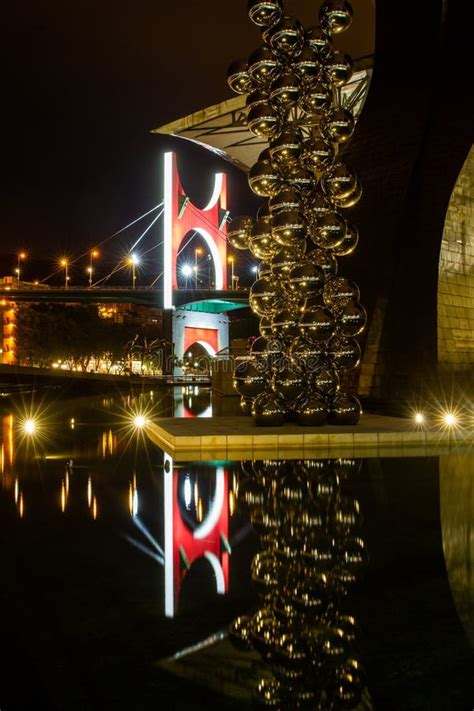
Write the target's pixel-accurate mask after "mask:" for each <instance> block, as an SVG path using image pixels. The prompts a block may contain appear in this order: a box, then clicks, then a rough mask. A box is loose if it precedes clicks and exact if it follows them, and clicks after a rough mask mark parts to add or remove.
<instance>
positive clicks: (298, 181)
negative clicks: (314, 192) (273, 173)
mask: <svg viewBox="0 0 474 711" xmlns="http://www.w3.org/2000/svg"><path fill="white" fill-rule="evenodd" d="M286 181H287V182H288V183H290V185H293V186H294V187H296V188H298V190H309V189H311V188H313V187H315V184H316V181H315V179H314V176H313V175H312V173H310V172H309V171H308V170H306V168H305V167H304V166H303V165H300V164H296V165H294V166H290V168H289V170H288V173H287V175H286Z"/></svg>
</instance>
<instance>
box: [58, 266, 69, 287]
mask: <svg viewBox="0 0 474 711" xmlns="http://www.w3.org/2000/svg"><path fill="white" fill-rule="evenodd" d="M59 264H60V265H61V267H62V268H63V269H64V286H65V287H66V289H67V286H68V284H67V283H68V281H69V274H68V267H69V263H68V261H67V259H61V261H60V262H59Z"/></svg>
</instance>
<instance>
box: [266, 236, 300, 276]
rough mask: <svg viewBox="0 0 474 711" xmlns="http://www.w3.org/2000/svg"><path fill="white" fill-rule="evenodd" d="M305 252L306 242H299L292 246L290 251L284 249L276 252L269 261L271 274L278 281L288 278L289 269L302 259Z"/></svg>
mask: <svg viewBox="0 0 474 711" xmlns="http://www.w3.org/2000/svg"><path fill="white" fill-rule="evenodd" d="M305 251H306V242H304V241H301V242H299V243H298V244H296V245H293V247H291V249H288V248H286V249H285V248H284V249H280V250H278V252H277V253H276V254H275V256H274V257H272V259H271V269H272V274H273V275H274V276H276V277H278V278H279V279H284V278H286V277H287V276H288V274H289V272H290V270H291V268H292V267H293V266H294V265H295V264H299V263H300V262H301V260H302V259H303V257H304V254H305Z"/></svg>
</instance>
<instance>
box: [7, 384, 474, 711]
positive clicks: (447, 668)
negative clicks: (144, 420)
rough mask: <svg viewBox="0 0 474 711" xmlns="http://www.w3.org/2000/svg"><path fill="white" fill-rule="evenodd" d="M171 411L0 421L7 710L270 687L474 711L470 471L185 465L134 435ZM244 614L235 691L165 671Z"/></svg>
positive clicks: (335, 699)
mask: <svg viewBox="0 0 474 711" xmlns="http://www.w3.org/2000/svg"><path fill="white" fill-rule="evenodd" d="M169 398H170V394H167V395H166V397H164V396H162V395H160V394H158V393H156V394H153V395H150V394H149V393H148V394H147V395H144V396H142V397H141V398H133V397H131V396H130V397H122V396H119V395H117V396H114V397H107V398H97V399H82V400H80V399H76V400H73V401H61V400H56V401H54V402H53V401H51V400H49V401H45V402H43V403H42V404H41V403H39V402H36V403H35V404H34V405H32V404H31V402H26V401H23V402H19V403H17V404H16V406H15V407H9V406H5V407H4V408H3V410H2V420H1V423H2V438H1V443H2V445H1V453H0V454H1V461H0V463H1V478H0V482H1V489H0V521H1V524H0V555H1V579H0V600H1V608H0V620H1V640H2V650H3V653H2V663H1V665H0V676H1V685H0V709H1V711H9V710H10V709H35V710H36V709H47V710H48V711H49V710H51V711H56V710H59V709H61V710H62V709H65V710H69V709H74V710H76V709H81V710H84V709H94V710H95V709H119V710H120V709H132V710H134V709H144V710H145V709H156V708H164V709H187V708H189V709H201V708H202V709H204V708H215V709H237V708H247V707H250V701H249V693H250V692H249V689H251V688H252V686H253V685H254V683H253V675H255V678H256V679H257V678H258V677H259V674H261V673H262V674H263V676H264V677H267V676H268V675H269V673H270V672H271V673H272V674H273V675H274V678H276V679H277V684H276V686H277V687H278V689H277V690H276V691H275V688H273V687H272V688H273V691H272V692H271V693H270V694H269V695H270V696H272V694H273V698H275V699H276V698H280V701H279V702H278V703H276V702H275V703H276V705H274V706H273V708H288V709H291V708H297V707H298V708H300V707H301V708H303V707H304V708H312V709H316V708H325V709H326V708H327V709H329V708H332V709H339V708H353V707H355V704H356V701H358V699H359V697H360V696H361V695H362V701H361V705H360V708H375V709H382V710H384V711H385V710H386V709H394V710H395V709H397V710H399V709H427V710H428V709H443V710H444V709H459V710H462V711H464V710H465V709H466V710H468V709H472V708H473V707H474V646H473V645H474V617H473V616H474V568H473V556H474V474H473V472H474V454H473V455H470V454H465V453H456V452H454V453H451V454H449V455H442V456H439V457H433V458H411V459H410V458H389V459H367V460H337V461H296V462H208V463H189V462H186V463H180V462H176V461H173V460H171V459H170V458H169V456H168V455H167V454H166V453H163V452H162V451H160V450H159V449H157V448H156V447H155V446H154V445H153V444H152V443H151V442H150V441H148V440H147V438H146V437H145V436H144V435H143V431H142V430H141V429H140V428H139V427H138V428H137V427H136V426H135V424H137V422H136V421H135V424H134V422H133V418H134V417H140V416H142V415H143V416H153V415H155V414H158V413H160V412H164V411H165V409H166V411H167V412H168V411H169V408H170V400H169ZM165 401H166V402H165ZM171 407H172V408H173V407H174V411H175V412H176V413H177V414H178V415H180V416H183V415H184V416H186V415H187V416H199V415H204V416H206V415H209V414H210V413H211V409H210V403H209V395H208V393H206V392H202V391H201V392H199V391H195V390H194V389H193V390H191V391H188V392H186V393H183V391H181V390H177V391H175V393H174V406H173V405H171ZM25 419H26V420H28V419H34V421H35V427H34V428H33V429H34V430H35V431H34V432H33V433H29V434H25V431H24V429H25ZM27 429H28V426H27ZM30 429H31V427H30ZM71 461H72V464H71ZM68 462H69V465H68ZM257 554H258V558H256V559H255V556H257ZM252 561H253V562H252ZM252 578H253V580H252ZM258 611H260V612H258ZM259 615H260V617H259ZM239 616H249V617H248V618H246V617H244V620H243V622H242V621H241V622H240V623H239V624H240V625H241V626H242V625H243V626H244V627H245V625H246V624H247V625H250V627H249V628H251V632H252V634H253V646H254V648H256V649H257V651H258V652H259V654H256V653H255V651H254V652H253V653H250V652H249V653H246V652H242V651H241V652H237V653H236V654H237V657H236V658H237V659H240V660H242V659H246V658H247V656H248V657H249V659H251V660H253V661H252V662H251V663H249V665H248V666H246V663H245V662H239V663H238V664H240V667H239V669H240V671H237V672H235V673H234V671H232V669H233V665H234V662H233V661H232V659H230V657H232V654H231V655H230V657H229V649H230V645H229V642H228V641H226V640H224V641H223V642H219V644H217V645H210V644H207V642H206V644H204V645H203V648H202V650H201V651H200V652H197V653H190V654H186V653H184V654H182V655H181V657H180V659H179V661H175V662H171V664H168V665H166V663H165V664H164V665H163V664H161V662H163V660H166V659H170V658H172V657H174V655H177V654H178V655H180V653H183V651H184V652H186V650H188V651H189V648H192V647H193V646H194V645H198V644H200V643H203V642H205V641H208V642H209V641H210V638H213V636H214V635H218V636H220V637H224V636H225V635H226V633H227V630H228V628H229V625H230V624H231V623H232V622H233V621H234V620H235V619H236V618H237V617H239ZM252 620H253V622H252ZM259 620H260V621H259ZM261 620H263V621H261ZM257 623H258V624H257ZM252 625H253V626H252ZM238 626H239V625H237V627H238ZM234 629H235V625H234ZM341 629H342V630H343V632H341V633H340V635H339V632H337V634H336V631H337V630H341ZM269 631H270V632H271V633H270V634H267V633H268V632H269ZM244 632H245V630H244ZM343 633H344V634H343ZM282 635H283V636H282ZM337 635H339V637H338V636H337ZM336 638H337V639H336ZM278 640H280V641H278ZM290 642H291V644H290ZM336 642H338V644H336ZM338 645H339V646H338ZM341 645H342V646H341ZM221 648H222V649H223V650H224V652H223V653H222V655H219V654H216V655H215V656H214V657H212V655H213V654H215V652H214V651H213V650H215V649H221ZM209 655H210V656H209ZM262 655H263V657H265V658H266V660H267V664H265V665H264V664H262V663H261V662H260V661H259V660H260V659H261V657H262ZM298 655H299V656H298ZM348 659H352V660H355V661H354V663H357V669H358V670H359V671H360V665H361V666H362V667H363V669H364V670H365V671H364V672H360V674H359V676H358V674H355V675H354V673H352V676H351V679H352V681H351V682H350V683H349V682H348V681H347V678H346V677H347V674H346V677H345V678H346V682H345V683H346V687H347V684H349V687H350V688H349V687H348V688H346V687H345V691H347V692H348V696H347V698H346V701H345V702H344V703H343V701H342V700H341V698H340V689H341V688H342V687H341V684H340V683H339V681H340V675H341V674H342V673H343V672H344V674H345V673H346V672H347V669H346V671H344V669H345V667H344V665H345V664H346V665H347V660H348ZM202 660H204V662H205V663H204V664H203V663H202ZM209 660H211V661H209ZM229 660H230V661H229ZM206 664H207V667H206ZM238 664H237V666H238ZM173 665H175V666H173ZM242 665H243V666H242ZM164 666H167V668H168V671H166V670H165V669H164ZM203 666H204V670H203ZM170 668H172V669H174V668H176V671H179V674H180V675H181V676H177V675H176V673H174V672H170V671H169V669H170ZM302 670H304V673H302ZM182 675H184V677H183V676H182ZM275 675H276V676H275ZM338 675H339V676H338ZM341 678H342V677H341ZM193 679H194V681H193ZM235 679H238V683H237V684H236V685H235V684H234V683H233V682H235ZM203 680H204V681H203ZM231 682H232V683H231ZM336 682H337V683H336ZM272 683H273V682H272ZM341 683H342V682H341ZM266 684H267V686H266V688H269V687H268V684H270V682H266ZM351 684H352V686H351ZM236 687H241V688H244V689H246V690H247V691H245V693H243V695H242V697H241V698H237V695H238V694H239V693H240V692H239V691H238V689H237V691H236ZM320 689H324V693H323V694H322V695H319V694H320ZM303 692H304V693H303ZM338 694H339V695H338ZM351 694H352V696H351ZM357 694H359V697H358V696H357ZM349 697H350V698H351V699H352V701H350V699H349ZM303 698H304V699H306V705H305V706H304V705H303V702H302V701H301V702H299V701H297V700H298V699H300V700H302V699H303ZM348 699H349V700H348ZM354 699H355V700H356V701H354ZM298 703H300V706H297V704H298ZM331 704H332V705H331ZM351 704H352V705H351Z"/></svg>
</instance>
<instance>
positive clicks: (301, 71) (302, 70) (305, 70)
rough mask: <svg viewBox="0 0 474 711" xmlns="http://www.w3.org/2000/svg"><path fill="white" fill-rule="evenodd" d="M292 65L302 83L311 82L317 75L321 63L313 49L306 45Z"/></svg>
mask: <svg viewBox="0 0 474 711" xmlns="http://www.w3.org/2000/svg"><path fill="white" fill-rule="evenodd" d="M294 67H295V69H296V71H297V72H298V76H299V77H300V79H301V81H302V82H303V84H312V83H313V82H314V81H315V80H316V79H317V77H318V74H319V72H320V69H321V63H320V61H319V58H318V55H317V54H316V52H315V51H314V49H313V48H312V47H309V46H306V47H304V48H303V51H302V52H301V54H300V55H299V57H298V58H297V59H296V60H295V62H294Z"/></svg>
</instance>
